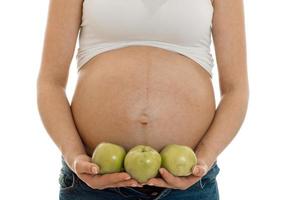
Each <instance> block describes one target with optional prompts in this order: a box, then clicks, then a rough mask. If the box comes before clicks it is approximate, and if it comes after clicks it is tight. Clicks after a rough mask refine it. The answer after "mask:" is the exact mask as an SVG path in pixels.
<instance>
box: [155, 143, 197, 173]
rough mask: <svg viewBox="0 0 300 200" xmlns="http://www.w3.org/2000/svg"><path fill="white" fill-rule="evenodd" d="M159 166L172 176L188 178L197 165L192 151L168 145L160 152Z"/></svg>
mask: <svg viewBox="0 0 300 200" xmlns="http://www.w3.org/2000/svg"><path fill="white" fill-rule="evenodd" d="M160 155H161V160H162V161H161V162H162V163H161V165H162V167H164V168H166V169H167V170H168V171H169V172H170V173H171V174H173V175H174V176H188V175H190V174H192V169H193V167H194V166H195V165H196V164H197V157H196V155H195V153H194V151H193V150H192V149H191V148H190V147H188V146H185V145H178V144H169V145H167V146H165V147H164V148H163V149H162V150H161V152H160Z"/></svg>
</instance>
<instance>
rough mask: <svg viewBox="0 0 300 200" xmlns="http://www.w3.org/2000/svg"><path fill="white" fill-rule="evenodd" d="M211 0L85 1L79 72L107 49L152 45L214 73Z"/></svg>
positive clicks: (78, 64) (80, 36) (78, 55)
mask: <svg viewBox="0 0 300 200" xmlns="http://www.w3.org/2000/svg"><path fill="white" fill-rule="evenodd" d="M212 16H213V6H212V3H211V0H84V2H83V10H82V23H81V29H80V33H79V48H78V51H77V55H76V58H77V69H78V71H79V70H80V68H81V67H82V66H84V64H85V63H86V62H88V61H89V60H90V59H91V58H93V57H94V56H96V55H97V54H100V53H102V52H105V51H109V50H112V49H117V48H121V47H126V46H130V45H149V46H154V47H160V48H163V49H166V50H170V51H174V52H177V53H179V54H182V55H184V56H186V57H188V58H190V59H192V60H194V61H195V62H197V63H199V64H200V65H201V66H202V67H203V68H204V69H205V70H206V71H207V72H208V73H209V74H210V76H211V77H212V68H213V65H214V60H213V57H212V55H211V53H210V45H211V27H212Z"/></svg>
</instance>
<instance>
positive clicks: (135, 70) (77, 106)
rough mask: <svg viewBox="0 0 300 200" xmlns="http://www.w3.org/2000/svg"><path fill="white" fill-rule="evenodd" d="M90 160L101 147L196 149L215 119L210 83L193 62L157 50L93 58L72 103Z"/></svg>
mask: <svg viewBox="0 0 300 200" xmlns="http://www.w3.org/2000/svg"><path fill="white" fill-rule="evenodd" d="M71 109H72V113H73V117H74V121H75V124H76V127H77V129H78V132H79V134H80V136H81V139H82V141H83V143H84V145H85V147H86V151H87V153H88V154H89V155H91V154H92V151H93V150H94V148H95V147H96V145H97V144H98V143H100V142H112V143H116V144H119V145H122V146H123V147H125V149H126V150H128V149H129V148H131V147H133V146H135V145H137V144H145V145H150V146H152V147H154V148H156V149H157V150H160V149H161V148H162V147H163V146H165V145H166V144H170V143H177V144H184V145H188V146H190V147H192V148H194V147H195V146H196V145H197V144H198V142H199V141H200V140H201V138H202V137H203V135H204V134H205V132H206V131H207V129H208V128H209V125H210V123H211V122H212V119H213V117H214V114H215V98H214V91H213V86H212V82H211V78H210V76H209V74H208V72H207V71H205V69H203V68H202V67H201V66H199V64H198V63H196V62H194V61H192V60H191V59H189V58H187V57H185V56H183V55H180V54H177V53H174V52H171V51H167V50H163V49H160V48H156V47H149V46H130V47H125V48H120V49H115V50H111V51H108V52H105V53H102V54H99V55H97V56H95V57H94V58H92V59H91V60H90V61H89V62H87V63H86V64H85V66H84V67H82V69H81V70H80V71H79V77H78V82H77V86H76V90H75V93H74V96H73V99H72V102H71Z"/></svg>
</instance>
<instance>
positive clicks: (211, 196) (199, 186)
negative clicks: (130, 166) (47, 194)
mask: <svg viewBox="0 0 300 200" xmlns="http://www.w3.org/2000/svg"><path fill="white" fill-rule="evenodd" d="M219 171H220V169H219V167H218V165H217V162H215V163H214V164H213V166H212V167H211V169H210V170H209V171H208V172H207V174H206V175H205V176H204V177H202V178H201V179H200V180H199V181H198V182H196V183H195V184H194V185H192V186H191V187H189V188H188V189H186V190H178V189H171V188H161V187H156V186H149V185H147V186H144V187H145V188H147V189H148V190H147V193H145V192H143V191H141V190H140V188H135V187H120V188H107V189H102V190H98V189H93V188H91V187H89V186H88V185H87V184H86V183H85V182H83V181H82V180H81V179H79V178H78V177H77V175H76V174H75V173H74V172H73V171H72V170H71V169H70V168H69V167H68V166H67V164H66V163H65V161H64V160H63V157H62V168H61V170H60V175H59V185H60V190H59V199H60V200H185V199H187V200H196V199H197V200H219V190H218V185H217V180H216V176H217V175H218V173H219ZM144 187H143V188H144ZM143 188H142V189H143ZM149 191H150V192H149Z"/></svg>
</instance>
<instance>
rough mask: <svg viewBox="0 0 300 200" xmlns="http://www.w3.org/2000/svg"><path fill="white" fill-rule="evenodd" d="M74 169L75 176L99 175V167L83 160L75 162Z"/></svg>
mask: <svg viewBox="0 0 300 200" xmlns="http://www.w3.org/2000/svg"><path fill="white" fill-rule="evenodd" d="M74 168H75V171H76V173H77V174H82V173H86V174H98V173H99V170H100V169H99V166H98V165H96V164H94V163H91V162H89V161H85V160H75V162H74Z"/></svg>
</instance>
